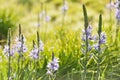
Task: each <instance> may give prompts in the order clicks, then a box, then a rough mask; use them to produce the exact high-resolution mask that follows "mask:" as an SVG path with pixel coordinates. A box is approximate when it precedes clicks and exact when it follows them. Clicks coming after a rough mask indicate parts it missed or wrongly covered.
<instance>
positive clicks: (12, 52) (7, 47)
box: [3, 45, 15, 56]
mask: <svg viewBox="0 0 120 80" xmlns="http://www.w3.org/2000/svg"><path fill="white" fill-rule="evenodd" d="M9 48H10V47H9V46H8V45H5V46H4V49H3V53H4V55H6V56H13V55H14V53H15V50H14V48H12V49H11V50H10V55H9Z"/></svg>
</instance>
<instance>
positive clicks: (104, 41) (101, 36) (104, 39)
mask: <svg viewBox="0 0 120 80" xmlns="http://www.w3.org/2000/svg"><path fill="white" fill-rule="evenodd" d="M95 42H97V43H96V44H95V45H94V48H95V50H98V48H99V45H101V44H105V43H106V34H105V32H101V34H100V43H98V38H97V39H96V40H95Z"/></svg>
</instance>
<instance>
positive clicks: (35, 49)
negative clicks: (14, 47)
mask: <svg viewBox="0 0 120 80" xmlns="http://www.w3.org/2000/svg"><path fill="white" fill-rule="evenodd" d="M38 54H39V53H38V49H37V47H35V48H33V50H32V51H31V52H30V56H31V58H33V59H38Z"/></svg>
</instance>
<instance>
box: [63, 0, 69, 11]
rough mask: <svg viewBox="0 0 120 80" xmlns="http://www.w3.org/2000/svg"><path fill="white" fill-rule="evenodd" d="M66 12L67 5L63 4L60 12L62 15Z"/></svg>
mask: <svg viewBox="0 0 120 80" xmlns="http://www.w3.org/2000/svg"><path fill="white" fill-rule="evenodd" d="M67 10H68V5H67V2H65V3H64V5H63V6H62V11H63V13H65V12H66V11H67Z"/></svg>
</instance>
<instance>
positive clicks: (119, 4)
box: [107, 0, 120, 22]
mask: <svg viewBox="0 0 120 80" xmlns="http://www.w3.org/2000/svg"><path fill="white" fill-rule="evenodd" d="M107 7H108V8H109V9H115V10H116V12H115V16H116V19H117V21H118V22H120V0H116V2H114V3H113V2H111V3H110V4H108V5H107Z"/></svg>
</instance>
